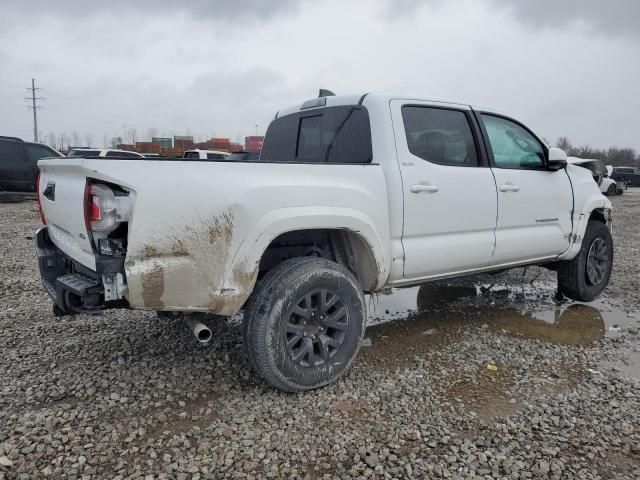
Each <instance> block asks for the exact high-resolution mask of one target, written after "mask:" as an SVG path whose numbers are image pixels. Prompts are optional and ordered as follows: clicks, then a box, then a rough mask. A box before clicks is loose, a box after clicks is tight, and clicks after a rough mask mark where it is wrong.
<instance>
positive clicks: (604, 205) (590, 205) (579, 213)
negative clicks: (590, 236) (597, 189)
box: [558, 194, 613, 260]
mask: <svg viewBox="0 0 640 480" xmlns="http://www.w3.org/2000/svg"><path fill="white" fill-rule="evenodd" d="M612 212H613V210H612V206H611V202H610V201H609V199H607V198H606V197H605V196H604V195H602V194H598V195H591V196H589V197H587V199H586V201H585V202H584V203H583V208H582V209H581V210H576V212H575V213H574V217H573V225H574V226H573V232H572V234H571V237H570V246H569V248H568V249H567V250H566V251H565V252H564V253H563V254H562V255H560V256H559V257H558V260H571V259H572V258H574V257H575V256H576V255H577V254H578V252H579V251H580V247H581V246H582V240H583V238H584V235H585V232H586V230H587V225H588V224H589V220H595V221H598V222H602V223H604V224H605V225H607V226H608V227H609V229H611V230H612V226H613V216H612Z"/></svg>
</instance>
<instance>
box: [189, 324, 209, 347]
mask: <svg viewBox="0 0 640 480" xmlns="http://www.w3.org/2000/svg"><path fill="white" fill-rule="evenodd" d="M187 325H189V328H190V329H191V331H192V332H193V335H194V336H195V337H196V338H197V339H198V341H199V342H200V343H208V342H209V340H211V330H209V327H207V326H206V325H205V324H204V323H202V322H200V321H198V320H195V319H193V318H187Z"/></svg>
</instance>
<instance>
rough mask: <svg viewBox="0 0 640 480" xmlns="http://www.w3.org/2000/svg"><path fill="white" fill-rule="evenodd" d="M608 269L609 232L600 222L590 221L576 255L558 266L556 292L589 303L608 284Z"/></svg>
mask: <svg viewBox="0 0 640 480" xmlns="http://www.w3.org/2000/svg"><path fill="white" fill-rule="evenodd" d="M612 267H613V239H612V238H611V232H610V231H609V228H608V227H607V226H606V225H605V224H604V223H602V222H598V221H594V220H591V221H589V223H588V224H587V230H586V232H585V234H584V239H583V240H582V246H581V247H580V252H579V253H578V255H577V256H576V257H575V258H574V259H573V260H569V261H564V262H560V263H559V264H558V291H559V293H561V294H563V295H565V296H566V297H569V298H570V299H572V300H576V301H579V302H590V301H592V300H594V299H596V298H597V297H598V295H600V294H601V293H602V291H603V290H604V289H605V287H606V286H607V284H608V283H609V278H610V277H611V269H612Z"/></svg>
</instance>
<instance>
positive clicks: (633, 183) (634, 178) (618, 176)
mask: <svg viewBox="0 0 640 480" xmlns="http://www.w3.org/2000/svg"><path fill="white" fill-rule="evenodd" d="M611 178H613V179H614V180H616V181H617V180H620V181H622V182H624V183H625V184H626V185H627V186H628V187H640V168H638V167H613V173H612V174H611Z"/></svg>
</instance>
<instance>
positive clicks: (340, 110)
mask: <svg viewBox="0 0 640 480" xmlns="http://www.w3.org/2000/svg"><path fill="white" fill-rule="evenodd" d="M260 160H261V161H265V162H308V163H316V162H328V163H370V162H371V160H372V151H371V127H370V125H369V113H368V112H367V109H366V108H364V107H362V106H359V105H354V106H339V107H326V108H322V109H314V110H310V111H302V112H298V113H293V114H291V115H286V116H284V117H280V118H276V119H275V120H274V121H272V122H271V124H270V125H269V128H268V129H267V134H266V135H265V138H264V144H263V146H262V153H261V154H260Z"/></svg>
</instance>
